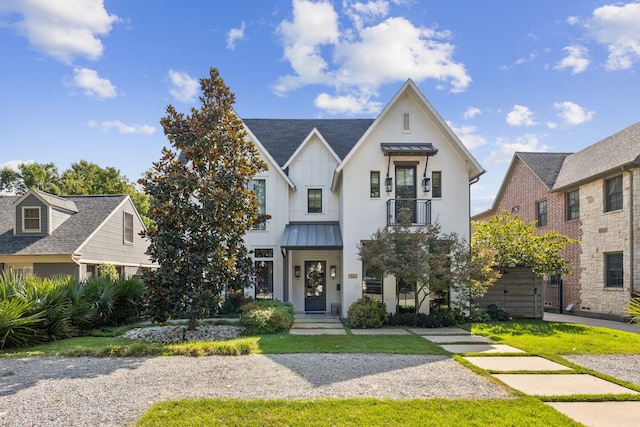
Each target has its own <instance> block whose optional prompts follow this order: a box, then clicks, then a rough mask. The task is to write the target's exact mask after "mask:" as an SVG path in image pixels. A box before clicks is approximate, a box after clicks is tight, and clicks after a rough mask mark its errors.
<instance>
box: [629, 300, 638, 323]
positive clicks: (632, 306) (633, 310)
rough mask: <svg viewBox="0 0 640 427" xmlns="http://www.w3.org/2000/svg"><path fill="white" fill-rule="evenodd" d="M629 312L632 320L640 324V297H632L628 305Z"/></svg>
mask: <svg viewBox="0 0 640 427" xmlns="http://www.w3.org/2000/svg"><path fill="white" fill-rule="evenodd" d="M627 314H628V315H629V316H631V322H633V323H635V324H636V325H640V297H636V298H632V299H631V301H630V302H629V306H628V307H627Z"/></svg>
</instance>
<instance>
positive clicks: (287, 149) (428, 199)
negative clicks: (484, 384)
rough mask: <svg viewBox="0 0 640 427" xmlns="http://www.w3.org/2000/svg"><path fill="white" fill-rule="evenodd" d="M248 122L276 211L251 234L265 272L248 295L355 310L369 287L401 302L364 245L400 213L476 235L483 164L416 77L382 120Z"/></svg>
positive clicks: (266, 203)
mask: <svg viewBox="0 0 640 427" xmlns="http://www.w3.org/2000/svg"><path fill="white" fill-rule="evenodd" d="M243 122H244V124H245V126H246V130H247V134H248V137H249V138H251V140H252V141H253V142H254V143H255V144H256V146H257V147H258V150H259V152H260V154H261V156H262V157H263V159H264V160H265V161H266V162H267V164H268V168H269V169H268V171H266V172H264V173H261V174H259V175H258V176H256V177H255V180H254V181H253V182H252V183H251V186H252V188H253V189H254V190H255V191H256V194H257V196H258V203H259V205H260V207H261V210H262V211H263V212H265V213H266V214H268V215H270V216H271V219H269V220H268V221H266V223H263V224H260V225H259V226H258V227H256V229H254V230H251V231H249V232H248V233H247V235H246V237H245V242H246V245H247V248H248V249H249V250H251V251H252V252H253V256H254V258H255V264H256V267H257V276H258V277H257V280H256V285H255V286H254V287H253V288H251V289H250V290H249V291H248V292H249V294H250V296H253V297H255V298H274V299H279V300H284V301H291V302H292V303H293V304H294V306H295V310H296V311H297V312H304V311H306V312H333V313H336V314H340V315H343V316H345V315H346V312H347V309H348V307H349V306H350V305H351V304H352V303H353V302H355V301H356V300H358V299H359V298H361V297H362V296H363V295H368V296H370V297H373V298H377V299H381V300H383V301H384V302H385V303H386V305H387V309H388V311H390V312H393V311H395V309H396V307H397V306H401V307H402V306H403V305H407V306H409V305H413V296H412V295H410V294H409V290H408V288H407V287H405V286H402V285H403V284H402V283H396V281H395V280H394V278H393V277H388V278H385V279H383V278H381V277H374V276H373V275H372V274H367V271H366V266H364V265H363V263H362V262H361V260H360V259H359V256H358V245H359V244H360V243H362V242H365V241H367V240H369V239H371V236H372V234H373V233H375V231H376V230H378V229H380V228H382V227H387V226H389V225H391V224H393V223H394V222H395V221H396V217H397V215H398V213H399V212H400V211H407V212H409V213H410V215H411V216H412V221H413V224H414V225H417V226H418V225H429V224H433V223H435V222H436V221H437V222H438V223H439V224H440V225H441V228H442V232H445V233H448V232H456V233H458V234H459V235H460V236H462V237H464V238H467V239H468V237H469V203H470V202H469V190H470V185H471V184H473V183H474V182H476V181H477V180H478V178H479V177H480V175H481V174H482V173H484V170H483V168H482V167H481V166H480V164H479V163H478V162H477V161H476V159H475V158H474V157H473V156H472V155H471V154H470V153H469V151H468V150H467V149H466V148H465V147H464V145H463V144H462V143H461V142H460V140H459V139H458V137H457V136H456V135H455V134H454V133H453V132H452V131H451V129H450V128H449V126H447V124H446V123H445V121H444V120H443V119H442V117H441V116H440V115H439V114H438V112H437V111H435V109H434V108H433V106H432V105H431V104H430V103H429V102H428V101H427V99H426V98H425V97H424V95H423V94H422V93H421V92H420V90H419V89H418V87H417V86H416V85H415V83H414V82H413V81H411V80H408V81H407V82H406V83H405V84H404V85H403V86H402V87H401V88H400V90H399V91H398V92H397V93H396V95H395V96H394V97H393V99H392V100H391V101H390V102H389V104H388V105H387V106H386V107H385V108H384V109H383V110H382V112H381V113H380V115H379V116H378V117H377V118H375V119H310V120H288V119H243ZM424 306H425V309H427V310H428V304H425V305H424Z"/></svg>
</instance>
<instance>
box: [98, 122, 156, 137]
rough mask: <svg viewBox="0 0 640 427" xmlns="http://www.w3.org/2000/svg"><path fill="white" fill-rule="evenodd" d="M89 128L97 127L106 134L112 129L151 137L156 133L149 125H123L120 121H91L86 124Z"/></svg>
mask: <svg viewBox="0 0 640 427" xmlns="http://www.w3.org/2000/svg"><path fill="white" fill-rule="evenodd" d="M87 125H88V126H89V127H97V128H100V130H101V131H103V132H108V131H109V130H111V129H112V128H115V129H117V130H118V132H120V133H123V134H143V135H151V134H153V133H154V132H155V131H156V128H155V127H153V126H150V125H137V124H130V125H127V124H124V123H122V122H121V121H120V120H111V121H102V122H100V123H98V122H96V121H94V120H91V121H89V122H88V123H87Z"/></svg>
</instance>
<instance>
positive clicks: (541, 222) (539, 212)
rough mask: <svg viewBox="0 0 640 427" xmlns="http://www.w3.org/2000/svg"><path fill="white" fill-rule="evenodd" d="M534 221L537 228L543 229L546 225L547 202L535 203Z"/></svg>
mask: <svg viewBox="0 0 640 427" xmlns="http://www.w3.org/2000/svg"><path fill="white" fill-rule="evenodd" d="M536 220H537V221H538V227H544V226H545V225H547V201H546V200H540V201H539V202H538V203H536Z"/></svg>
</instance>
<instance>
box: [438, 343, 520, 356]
mask: <svg viewBox="0 0 640 427" xmlns="http://www.w3.org/2000/svg"><path fill="white" fill-rule="evenodd" d="M440 347H442V348H444V349H445V350H447V351H448V352H449V353H456V354H460V353H524V350H520V349H519V348H515V347H511V346H510V345H506V344H445V345H441V346H440Z"/></svg>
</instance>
